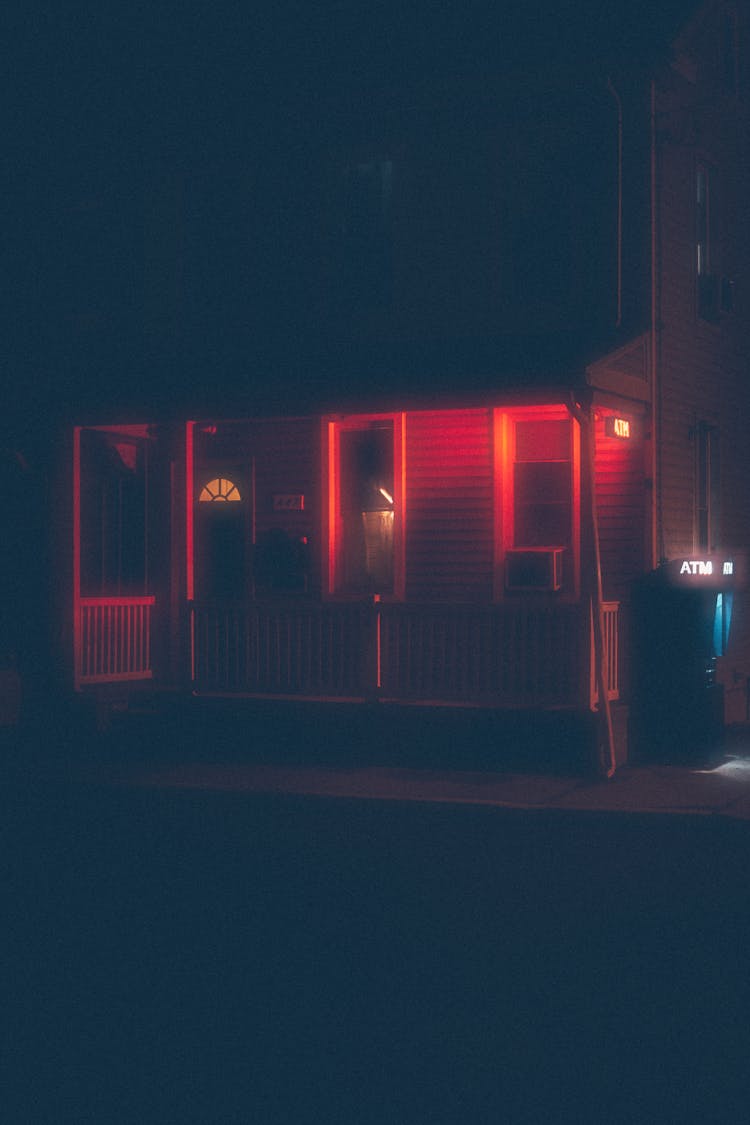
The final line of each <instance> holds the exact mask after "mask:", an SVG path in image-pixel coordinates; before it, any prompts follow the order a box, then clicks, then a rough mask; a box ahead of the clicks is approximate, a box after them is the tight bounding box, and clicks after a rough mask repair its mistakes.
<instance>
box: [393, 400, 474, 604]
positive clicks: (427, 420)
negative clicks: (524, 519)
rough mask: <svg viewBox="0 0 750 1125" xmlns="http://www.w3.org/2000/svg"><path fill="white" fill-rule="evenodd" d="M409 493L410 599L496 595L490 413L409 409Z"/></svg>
mask: <svg viewBox="0 0 750 1125" xmlns="http://www.w3.org/2000/svg"><path fill="white" fill-rule="evenodd" d="M406 495H407V509H406V595H407V599H409V600H411V599H413V600H436V601H458V602H462V601H464V602H465V601H474V602H482V601H483V602H489V601H491V600H492V571H493V535H494V531H493V506H494V492H493V448H492V414H491V411H489V410H451V411H434V412H432V411H427V412H419V413H416V412H415V413H413V414H409V415H408V416H407V422H406Z"/></svg>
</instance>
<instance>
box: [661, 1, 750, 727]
mask: <svg viewBox="0 0 750 1125" xmlns="http://www.w3.org/2000/svg"><path fill="white" fill-rule="evenodd" d="M706 18H707V19H709V20H711V19H713V18H715V13H714V14H712V12H711V11H710V10H707V16H706ZM710 30H711V29H710V28H698V29H697V30H696V31H695V35H694V41H693V42H692V43H691V44H689V47H690V50H691V52H692V53H693V54H694V57H695V58H697V59H698V60H699V63H700V65H699V66H698V70H697V81H696V82H695V83H691V82H688V81H686V80H684V79H683V78H681V77H680V76H679V75H676V74H674V75H673V76H672V79H671V82H667V83H665V87H664V88H662V89H661V90H660V92H659V96H658V102H657V113H658V119H659V121H660V137H661V138H663V143H661V144H660V145H659V149H658V161H657V191H658V248H657V254H658V257H657V266H658V305H659V307H658V321H657V326H658V370H659V402H658V406H659V427H658V432H657V441H658V443H659V452H658V478H659V485H660V486H659V490H658V498H657V499H658V523H659V542H658V551H659V554H660V555H661V556H662V557H663V558H671V559H674V558H679V557H680V556H690V555H691V554H692V553H693V552H694V551H695V549H696V541H695V483H696V450H695V441H694V432H695V426H696V423H697V422H700V421H703V422H706V423H708V424H709V425H712V426H715V427H716V428H717V432H718V435H719V444H720V457H721V488H720V523H719V542H718V543H717V547H718V548H720V549H722V550H724V551H731V552H732V553H733V554H735V553H738V552H739V553H746V552H747V551H748V549H749V548H750V489H748V484H747V482H748V479H750V442H748V437H747V435H748V432H750V397H749V396H748V380H750V369H749V367H748V358H747V357H748V355H749V354H750V334H749V330H748V314H749V309H750V306H749V305H748V297H747V294H748V289H749V286H750V214H749V212H748V206H747V198H748V189H749V188H750V160H749V151H748V150H749V138H750V130H749V129H748V102H747V90H744V91H742V92H741V97H739V98H737V97H733V96H730V95H729V94H728V93H727V91H726V89H725V88H722V85H721V83H720V82H718V81H717V76H716V73H715V72H714V71H712V69H711V66H710V65H709V63H710V62H711V59H710V58H709V55H710V51H711V43H712V42H713V40H712V37H711V35H710V34H709V32H710ZM745 42H746V43H747V40H745ZM714 61H715V60H714ZM714 70H715V68H714ZM699 163H702V164H704V165H705V166H707V167H709V168H710V169H711V173H712V195H711V204H710V205H711V206H712V207H713V209H714V210H713V215H712V227H713V230H714V233H715V238H714V241H713V245H712V247H711V250H710V255H709V271H710V272H711V273H715V274H716V275H718V276H720V277H726V278H728V279H731V280H733V281H734V283H735V286H734V289H735V309H734V311H731V312H730V311H726V312H724V311H722V312H720V313H719V315H718V317H717V319H716V320H715V321H708V320H705V319H703V318H701V317H700V316H699V315H698V305H697V292H696V289H697V285H696V202H695V201H696V186H695V185H696V167H697V165H698V164H699ZM744 597H745V595H744V594H743V598H744ZM744 617H745V613H744V611H743V612H737V607H736V609H735V623H734V625H733V629H732V635H731V636H730V648H729V651H728V654H727V657H726V658H725V661H724V663H725V665H726V668H725V670H724V672H722V670H721V669H720V678H722V676H723V682H724V683H725V689H726V693H727V696H726V702H727V716H728V717H730V718H734V719H743V718H745V713H746V711H747V700H748V698H750V693H749V692H748V679H747V677H748V676H750V629H748V628H747V626H746V625H743V621H742V619H743V618H744ZM730 694H731V695H732V696H736V697H737V698H736V700H733V701H730V699H729V696H730Z"/></svg>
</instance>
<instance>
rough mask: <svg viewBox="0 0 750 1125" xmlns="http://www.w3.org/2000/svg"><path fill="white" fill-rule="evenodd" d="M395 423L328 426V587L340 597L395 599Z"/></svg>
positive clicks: (397, 493) (398, 570)
mask: <svg viewBox="0 0 750 1125" xmlns="http://www.w3.org/2000/svg"><path fill="white" fill-rule="evenodd" d="M400 432H401V423H400V420H398V421H396V420H394V419H392V418H373V419H356V420H355V419H353V420H352V421H351V422H346V423H331V430H330V442H331V445H330V448H329V456H330V457H331V464H330V466H329V491H330V497H329V505H330V513H329V547H330V557H329V588H330V590H331V592H335V593H341V594H396V593H398V591H399V586H400V580H401V575H402V569H403V568H402V567H401V566H400V564H399V561H398V560H399V549H398V540H399V538H400V536H399V526H398V521H399V515H400V513H399V508H400V506H401V496H402V489H401V487H400V482H399V479H398V471H397V464H400V460H401V459H400V456H399V455H398V449H399V445H400V442H399V439H398V436H397V435H398V434H400Z"/></svg>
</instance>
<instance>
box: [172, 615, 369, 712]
mask: <svg viewBox="0 0 750 1125" xmlns="http://www.w3.org/2000/svg"><path fill="white" fill-rule="evenodd" d="M371 626H372V621H371V616H370V613H369V606H367V605H362V604H361V603H355V604H343V605H340V604H335V605H334V604H320V603H313V602H291V601H290V602H283V603H268V604H266V603H263V604H255V605H249V606H248V605H195V606H193V607H192V608H191V634H192V641H193V679H194V681H195V683H196V685H197V686H198V687H201V688H204V689H207V690H223V691H243V692H260V693H282V694H285V693H289V694H299V695H303V696H304V695H313V696H359V695H362V694H364V693H365V691H366V690H367V683H368V679H369V676H368V668H367V667H366V661H367V658H368V654H369V652H370V650H371V647H372V646H371V642H370V641H369V640H368V627H371Z"/></svg>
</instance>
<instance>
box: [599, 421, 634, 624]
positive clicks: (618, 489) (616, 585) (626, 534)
mask: <svg viewBox="0 0 750 1125" xmlns="http://www.w3.org/2000/svg"><path fill="white" fill-rule="evenodd" d="M642 459H643V445H642V439H641V437H640V434H638V433H637V432H636V435H634V437H633V439H631V440H629V441H623V440H621V439H619V438H612V437H607V436H606V435H605V432H604V418H603V417H601V418H597V420H596V501H597V509H598V514H599V546H600V549H601V560H602V585H603V592H604V597H605V598H607V599H611V600H615V601H625V602H627V601H628V600H629V598H630V586H631V583H632V582H633V580H634V579H635V578H636V577H637V576H638V575H639V574H640V573H642V571H643V569H644V557H643V555H644V544H645V523H644V520H645V492H644V480H643V465H642Z"/></svg>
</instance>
